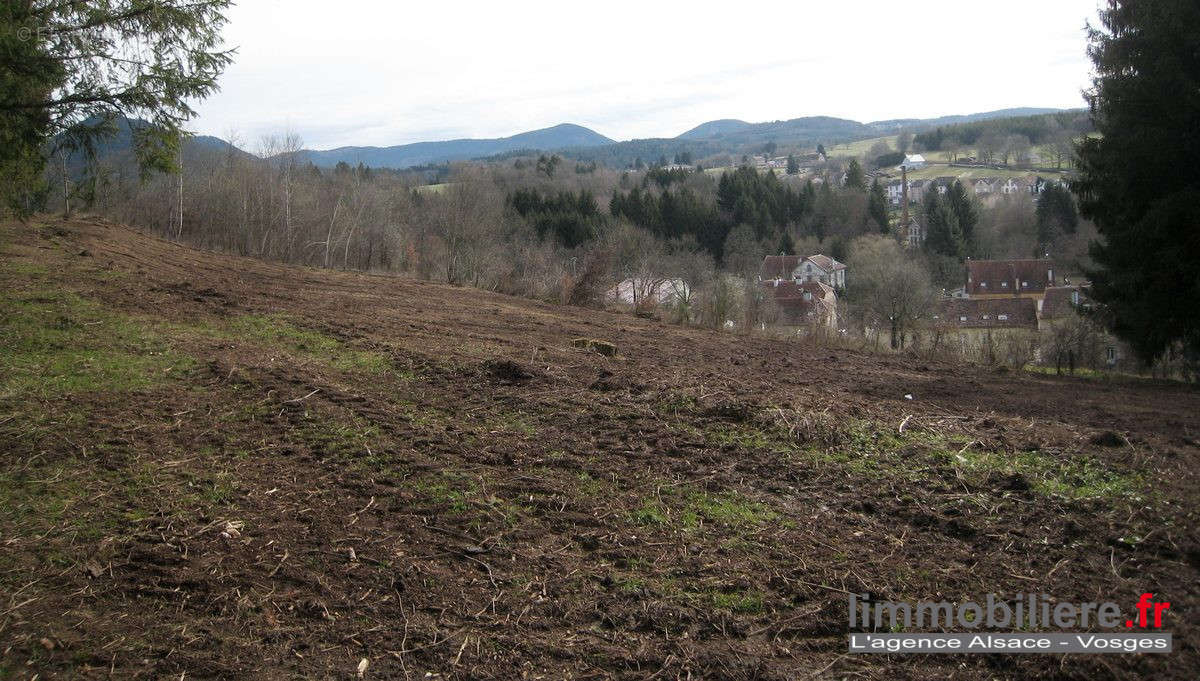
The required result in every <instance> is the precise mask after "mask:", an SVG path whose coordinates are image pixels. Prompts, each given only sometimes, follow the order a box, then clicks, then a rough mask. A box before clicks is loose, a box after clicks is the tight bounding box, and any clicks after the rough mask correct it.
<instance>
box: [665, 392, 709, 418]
mask: <svg viewBox="0 0 1200 681" xmlns="http://www.w3.org/2000/svg"><path fill="white" fill-rule="evenodd" d="M654 410H655V411H657V412H659V413H661V414H666V415H669V416H679V415H680V414H694V413H696V412H697V411H699V402H698V401H697V400H696V398H695V397H692V396H691V395H686V394H684V393H677V392H669V393H667V394H666V395H664V396H663V397H662V398H661V399H659V400H658V401H657V402H655V404H654Z"/></svg>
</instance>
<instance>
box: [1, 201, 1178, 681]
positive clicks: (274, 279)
mask: <svg viewBox="0 0 1200 681" xmlns="http://www.w3.org/2000/svg"><path fill="white" fill-rule="evenodd" d="M0 251H2V255H0V285H2V287H3V298H2V301H0V302H2V304H3V308H2V309H3V317H2V318H0V331H2V332H3V337H2V338H0V340H3V343H4V346H3V347H0V356H3V360H2V361H0V505H2V507H0V679H6V678H12V679H31V678H34V677H36V678H39V679H108V678H119V679H134V678H142V679H294V678H312V679H353V678H359V677H362V678H368V679H371V678H380V679H427V678H445V679H520V678H528V679H566V678H572V679H584V678H588V679H701V678H705V679H803V678H855V679H859V678H865V679H895V678H899V679H907V678H912V679H925V678H947V679H950V678H954V679H976V678H978V679H1025V678H1035V677H1036V678H1063V679H1066V678H1072V679H1074V678H1078V679H1094V678H1151V677H1153V678H1180V679H1184V678H1187V679H1191V678H1195V677H1196V676H1197V673H1198V671H1200V655H1198V651H1197V648H1196V645H1197V635H1198V633H1200V585H1198V580H1197V577H1198V576H1200V542H1198V538H1197V533H1196V517H1195V514H1196V510H1197V499H1198V498H1200V494H1198V493H1197V480H1198V472H1197V471H1198V467H1197V457H1198V454H1200V443H1198V440H1200V392H1197V391H1196V390H1195V389H1193V388H1191V387H1189V386H1185V385H1181V384H1175V383H1168V382H1155V381H1149V380H1138V379H1119V378H1113V379H1110V380H1098V379H1091V380H1085V379H1076V378H1056V377H1052V376H1043V375H1034V374H1026V373H1024V372H997V371H995V370H992V369H987V368H982V367H971V366H962V365H958V364H951V363H944V362H939V361H933V360H928V359H920V358H915V357H910V356H906V355H874V354H868V353H860V352H856V351H853V350H847V349H844V348H835V347H822V346H814V345H806V344H803V343H800V342H796V341H787V340H778V339H771V338H764V337H757V336H746V335H739V334H733V333H719V332H713V331H707V330H701V329H693V328H682V327H678V326H672V325H668V324H665V323H662V322H657V321H653V320H644V319H638V318H635V317H632V316H629V315H624V314H618V313H615V312H600V311H594V310H583V309H574V308H566V307H559V306H554V305H548V304H542V303H539V302H534V301H529V300H523V299H517V298H511V297H506V296H500V295H494V294H490V293H487V292H482V291H479V290H475V289H467V288H455V287H450V286H444V285H438V284H432V283H424V282H418V281H412V280H409V279H404V278H398V277H392V276H382V275H369V274H361V273H344V272H334V271H322V270H312V269H304V268H296V267H288V266H282V265H274V264H269V263H263V262H260V261H256V260H250V259H246V258H239V257H234V256H228V255H221V254H214V253H209V252H203V251H198V250H193V249H189V248H186V247H183V246H180V245H177V244H173V243H170V242H167V241H163V240H160V239H157V238H153V237H150V236H147V235H144V234H141V233H139V232H137V231H134V230H131V229H128V228H126V227H122V226H120V225H116V224H112V223H108V222H105V221H102V220H98V219H90V218H86V219H76V220H70V221H62V220H58V219H43V220H41V221H36V222H35V223H33V224H30V225H18V224H5V225H3V227H2V228H0ZM578 338H588V339H597V340H603V341H607V342H610V343H613V344H615V346H616V347H617V351H618V354H617V355H616V356H615V357H611V358H610V357H605V356H602V355H601V354H598V353H596V352H593V351H591V350H589V349H587V348H586V347H576V346H575V345H574V344H573V343H572V341H573V340H575V339H578ZM1142 592H1152V593H1154V594H1155V595H1156V598H1157V600H1159V601H1169V602H1170V603H1171V607H1170V610H1169V611H1168V612H1167V614H1166V621H1165V627H1164V629H1166V630H1169V631H1172V632H1173V633H1174V637H1175V652H1173V653H1171V654H1169V655H969V656H968V655H928V656H919V655H851V654H848V653H847V633H848V622H847V617H848V615H847V599H848V595H849V594H850V593H857V594H869V597H870V598H878V599H885V600H896V601H919V600H942V599H945V600H951V601H959V600H965V599H975V600H982V599H983V597H984V596H985V595H986V594H989V593H997V594H1006V595H1007V596H1008V597H1012V598H1015V597H1016V595H1017V594H1019V593H1038V594H1043V593H1044V594H1048V595H1050V596H1052V597H1053V598H1055V599H1058V600H1066V601H1107V600H1112V601H1116V602H1118V603H1120V604H1122V607H1126V608H1129V607H1132V605H1133V603H1134V602H1135V601H1136V600H1137V597H1138V595H1139V594H1141V593H1142Z"/></svg>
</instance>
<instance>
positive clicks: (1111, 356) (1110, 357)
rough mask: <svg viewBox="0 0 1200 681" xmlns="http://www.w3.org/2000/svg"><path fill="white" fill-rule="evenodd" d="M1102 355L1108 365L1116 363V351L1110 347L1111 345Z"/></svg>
mask: <svg viewBox="0 0 1200 681" xmlns="http://www.w3.org/2000/svg"><path fill="white" fill-rule="evenodd" d="M1104 354H1105V356H1106V357H1108V362H1109V364H1112V363H1113V362H1115V361H1117V349H1116V348H1114V347H1113V346H1111V345H1110V346H1108V348H1107V349H1105V351H1104Z"/></svg>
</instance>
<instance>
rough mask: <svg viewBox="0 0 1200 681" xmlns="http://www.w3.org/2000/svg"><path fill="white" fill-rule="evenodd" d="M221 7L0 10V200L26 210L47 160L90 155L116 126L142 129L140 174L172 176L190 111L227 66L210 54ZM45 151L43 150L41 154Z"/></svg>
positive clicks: (204, 2)
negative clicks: (130, 122) (125, 123)
mask: <svg viewBox="0 0 1200 681" xmlns="http://www.w3.org/2000/svg"><path fill="white" fill-rule="evenodd" d="M230 3H231V0H158V1H156V2H146V1H145V0H107V1H105V2H86V3H85V2H60V1H58V0H24V1H21V2H7V3H4V5H3V6H2V7H0V191H2V192H4V196H3V197H2V198H3V200H4V202H5V203H6V204H8V206H9V207H10V208H12V209H14V210H16V211H17V212H18V213H21V214H25V213H28V212H29V211H30V210H32V209H33V208H34V207H35V206H34V203H35V202H34V201H33V200H32V197H34V196H35V195H37V194H38V193H40V192H41V191H42V190H43V187H40V186H39V185H40V182H41V174H42V169H43V167H44V166H45V163H46V153H47V150H48V149H49V150H52V149H55V148H57V149H60V150H62V151H63V152H80V153H82V154H83V155H84V156H85V157H87V158H90V157H92V156H93V155H94V153H95V149H96V145H97V143H98V142H99V141H100V140H101V139H103V138H104V137H107V136H111V135H112V134H114V133H116V131H117V128H116V123H117V121H118V117H119V116H137V117H140V118H143V119H146V120H147V121H148V122H149V125H148V126H143V127H139V128H137V130H136V131H135V134H134V147H135V148H134V151H135V154H136V157H137V160H138V162H139V164H140V165H141V167H142V168H143V170H144V171H148V170H149V169H151V168H156V169H161V170H173V169H174V168H175V164H176V162H177V160H178V158H179V153H178V149H179V144H180V141H181V139H182V137H183V134H184V133H183V124H184V123H185V122H186V121H187V120H188V119H189V118H191V117H192V115H193V114H194V113H195V112H194V111H193V110H192V108H191V101H192V100H195V99H198V98H203V97H205V96H207V95H208V94H210V93H212V92H213V91H214V90H215V89H216V82H217V77H218V76H219V75H220V74H221V72H222V71H223V70H224V68H225V66H226V65H227V64H228V63H229V61H230V59H231V57H230V53H229V52H225V51H221V50H219V49H217V45H218V44H219V42H220V36H221V28H222V26H223V25H224V24H225V16H224V12H225V10H226V8H228V6H229V5H230ZM48 143H52V144H48Z"/></svg>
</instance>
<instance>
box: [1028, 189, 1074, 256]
mask: <svg viewBox="0 0 1200 681" xmlns="http://www.w3.org/2000/svg"><path fill="white" fill-rule="evenodd" d="M1035 214H1036V216H1037V232H1038V252H1037V255H1041V254H1043V253H1045V252H1047V251H1048V250H1049V249H1050V248H1051V246H1052V245H1053V244H1054V242H1055V241H1056V240H1057V239H1058V238H1059V237H1060V236H1062V235H1064V234H1074V233H1075V230H1076V229H1077V227H1078V225H1079V211H1078V209H1077V208H1076V207H1075V198H1074V197H1073V196H1071V192H1070V190H1068V189H1067V188H1066V187H1063V186H1060V185H1058V184H1050V185H1047V186H1046V188H1045V189H1043V190H1042V194H1041V196H1039V197H1038V203H1037V210H1036V212H1035Z"/></svg>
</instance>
